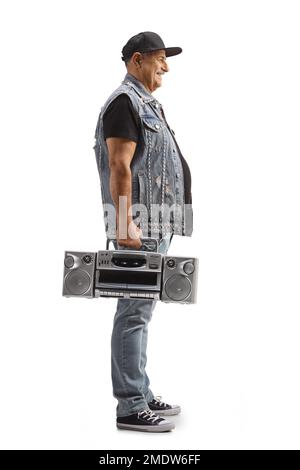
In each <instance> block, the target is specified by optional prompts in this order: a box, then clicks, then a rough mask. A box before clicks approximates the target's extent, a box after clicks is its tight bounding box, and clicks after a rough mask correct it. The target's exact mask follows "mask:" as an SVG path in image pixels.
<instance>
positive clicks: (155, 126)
mask: <svg viewBox="0 0 300 470" xmlns="http://www.w3.org/2000/svg"><path fill="white" fill-rule="evenodd" d="M141 119H142V122H143V124H144V126H145V127H146V128H147V129H150V130H151V131H154V132H160V131H161V130H162V128H163V127H162V122H161V121H160V120H159V119H157V118H155V117H152V116H141Z"/></svg>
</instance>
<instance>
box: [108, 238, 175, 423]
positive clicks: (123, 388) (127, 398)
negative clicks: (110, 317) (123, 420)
mask: <svg viewBox="0 0 300 470" xmlns="http://www.w3.org/2000/svg"><path fill="white" fill-rule="evenodd" d="M170 243H171V240H170V237H169V236H168V237H167V238H164V239H163V240H161V243H160V245H159V247H158V252H159V253H167V251H168V248H169V246H170ZM156 302H157V301H156V300H146V299H138V300H130V299H119V300H118V303H117V311H116V314H115V318H114V325H113V331H112V336H111V376H112V385H113V395H114V397H115V398H116V399H117V400H118V405H117V416H118V417H119V416H127V415H130V414H133V413H137V412H138V411H141V410H144V409H145V408H148V402H150V401H151V400H152V399H153V397H154V396H153V393H152V391H151V390H150V388H149V384H150V381H149V378H148V375H147V373H146V370H145V368H146V364H147V353H146V351H147V340H148V323H149V321H150V320H151V317H152V312H153V310H154V307H155V305H156Z"/></svg>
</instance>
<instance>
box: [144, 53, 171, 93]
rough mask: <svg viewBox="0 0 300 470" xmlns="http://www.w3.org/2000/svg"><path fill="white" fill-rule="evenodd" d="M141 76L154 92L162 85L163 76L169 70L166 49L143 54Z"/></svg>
mask: <svg viewBox="0 0 300 470" xmlns="http://www.w3.org/2000/svg"><path fill="white" fill-rule="evenodd" d="M141 55H142V57H141V70H140V71H141V78H142V81H143V83H144V85H145V86H146V87H147V88H148V90H150V92H151V93H152V92H153V91H155V90H156V89H157V88H158V87H160V86H161V85H162V76H163V74H164V73H165V72H168V71H169V66H168V64H167V61H166V53H165V51H164V50H161V51H155V52H148V53H144V54H141Z"/></svg>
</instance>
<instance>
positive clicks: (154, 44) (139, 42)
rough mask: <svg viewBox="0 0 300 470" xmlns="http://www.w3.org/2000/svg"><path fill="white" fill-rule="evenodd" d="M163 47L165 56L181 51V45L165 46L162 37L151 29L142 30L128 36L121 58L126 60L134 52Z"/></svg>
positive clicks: (156, 49)
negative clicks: (130, 36)
mask: <svg viewBox="0 0 300 470" xmlns="http://www.w3.org/2000/svg"><path fill="white" fill-rule="evenodd" d="M161 49H164V50H165V52H166V57H170V56H172V55H177V54H180V53H181V52H182V49H181V47H166V46H165V45H164V42H163V40H162V38H161V37H160V36H159V35H158V34H156V33H153V32H152V31H144V32H142V33H139V34H136V35H135V36H133V37H132V38H130V39H129V40H128V41H127V43H126V44H125V46H124V47H123V49H122V54H123V57H122V60H124V61H125V60H128V59H130V57H131V56H132V54H134V52H141V53H143V52H154V51H159V50H161Z"/></svg>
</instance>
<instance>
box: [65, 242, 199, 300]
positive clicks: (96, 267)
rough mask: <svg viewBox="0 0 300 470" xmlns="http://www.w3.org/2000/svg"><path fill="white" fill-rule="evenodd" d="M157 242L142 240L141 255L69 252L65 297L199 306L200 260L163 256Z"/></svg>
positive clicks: (66, 265)
mask: <svg viewBox="0 0 300 470" xmlns="http://www.w3.org/2000/svg"><path fill="white" fill-rule="evenodd" d="M154 242H155V243H156V246H155V243H153V240H146V239H144V240H142V243H143V244H142V248H141V250H138V251H134V250H127V249H124V250H123V249H122V250H115V251H114V250H108V249H106V250H102V251H98V252H97V253H90V252H78V251H66V252H65V258H64V277H63V292H62V294H63V296H66V297H86V298H94V297H115V298H122V299H149V300H150V299H152V300H161V301H162V302H177V303H178V302H179V303H196V296H197V280H198V259H197V258H187V257H178V256H169V255H163V254H161V253H158V252H157V251H156V248H157V242H156V240H154ZM108 245H109V240H108V243H107V247H106V248H108Z"/></svg>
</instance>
